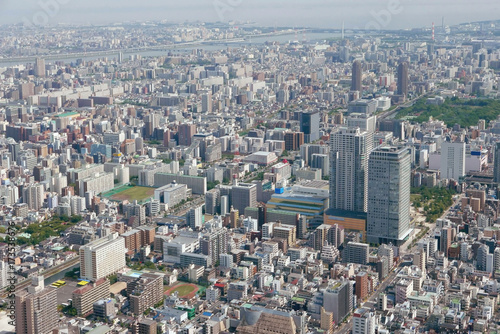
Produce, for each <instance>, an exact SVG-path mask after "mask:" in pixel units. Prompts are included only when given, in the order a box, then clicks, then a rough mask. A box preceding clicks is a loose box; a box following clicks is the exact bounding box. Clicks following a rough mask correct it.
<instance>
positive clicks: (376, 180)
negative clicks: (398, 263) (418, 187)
mask: <svg viewBox="0 0 500 334" xmlns="http://www.w3.org/2000/svg"><path fill="white" fill-rule="evenodd" d="M368 165H369V167H368V217H367V218H368V223H367V237H368V241H369V242H373V243H392V244H394V245H400V244H401V243H403V242H404V240H405V238H406V237H407V236H408V235H409V233H410V186H411V161H410V154H409V153H408V150H407V149H406V148H404V147H399V148H398V147H393V146H391V147H389V146H385V147H379V148H377V149H376V150H374V151H372V153H371V154H370V161H369V163H368Z"/></svg>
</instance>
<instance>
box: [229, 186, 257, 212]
mask: <svg viewBox="0 0 500 334" xmlns="http://www.w3.org/2000/svg"><path fill="white" fill-rule="evenodd" d="M231 203H232V206H233V207H234V208H235V209H236V210H238V211H239V212H245V208H246V207H252V208H255V207H257V185H256V184H254V183H238V184H237V185H234V186H233V189H232V190H231Z"/></svg>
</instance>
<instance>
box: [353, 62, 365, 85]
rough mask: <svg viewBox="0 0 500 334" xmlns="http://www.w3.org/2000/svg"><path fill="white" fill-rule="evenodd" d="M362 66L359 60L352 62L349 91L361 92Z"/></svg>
mask: <svg viewBox="0 0 500 334" xmlns="http://www.w3.org/2000/svg"><path fill="white" fill-rule="evenodd" d="M362 79H363V67H362V66H361V62H360V61H359V60H356V61H354V62H353V63H352V82H351V91H358V92H360V93H361V92H362Z"/></svg>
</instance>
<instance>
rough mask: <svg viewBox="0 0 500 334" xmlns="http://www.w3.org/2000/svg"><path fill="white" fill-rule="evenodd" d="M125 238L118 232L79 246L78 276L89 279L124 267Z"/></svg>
mask: <svg viewBox="0 0 500 334" xmlns="http://www.w3.org/2000/svg"><path fill="white" fill-rule="evenodd" d="M126 252H127V249H126V248H125V239H124V238H122V237H119V236H118V233H113V234H110V235H109V236H107V237H105V238H101V239H97V240H95V241H92V242H90V243H88V244H86V245H84V246H82V247H81V248H80V276H81V278H83V279H88V280H91V281H95V280H98V279H100V278H103V277H107V276H109V275H111V274H113V273H116V272H117V271H118V270H120V269H122V268H123V267H125V265H126V263H125V254H126Z"/></svg>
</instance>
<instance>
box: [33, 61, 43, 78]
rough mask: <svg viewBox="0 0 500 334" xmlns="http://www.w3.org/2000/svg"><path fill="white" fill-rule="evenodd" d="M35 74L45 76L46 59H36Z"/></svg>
mask: <svg viewBox="0 0 500 334" xmlns="http://www.w3.org/2000/svg"><path fill="white" fill-rule="evenodd" d="M35 76H37V77H39V78H43V77H45V60H43V59H42V58H37V59H36V60H35Z"/></svg>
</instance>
